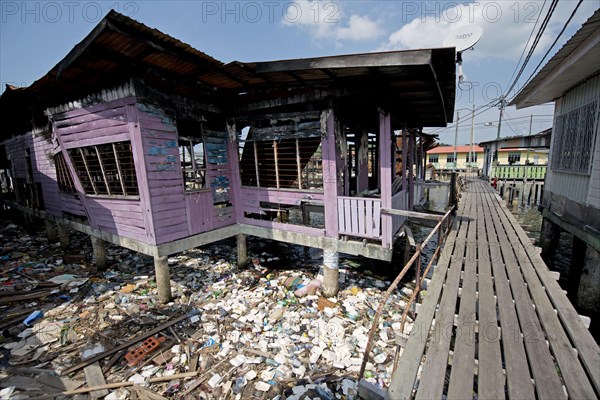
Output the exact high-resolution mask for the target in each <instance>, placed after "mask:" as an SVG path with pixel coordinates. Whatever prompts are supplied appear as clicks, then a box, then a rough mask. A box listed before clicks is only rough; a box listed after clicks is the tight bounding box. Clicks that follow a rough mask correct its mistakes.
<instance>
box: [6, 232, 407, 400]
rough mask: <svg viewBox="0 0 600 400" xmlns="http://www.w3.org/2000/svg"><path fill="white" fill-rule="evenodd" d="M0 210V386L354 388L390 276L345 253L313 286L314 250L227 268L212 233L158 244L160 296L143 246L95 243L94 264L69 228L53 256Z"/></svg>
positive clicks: (96, 393)
mask: <svg viewBox="0 0 600 400" xmlns="http://www.w3.org/2000/svg"><path fill="white" fill-rule="evenodd" d="M0 223H1V224H2V225H1V226H0V260H1V264H0V265H1V267H0V268H1V272H2V273H1V276H0V316H1V322H0V328H1V329H2V336H0V346H1V353H0V397H1V398H2V399H46V398H47V399H50V398H78V399H95V398H104V399H107V400H115V399H164V398H174V399H184V398H185V399H251V398H254V399H273V398H279V399H289V400H294V399H296V400H300V399H302V400H303V399H314V398H321V399H353V398H358V396H357V391H358V385H357V374H358V372H359V369H360V364H361V361H362V357H363V354H364V351H365V347H366V345H367V337H368V332H369V328H370V326H371V322H372V319H373V315H374V313H375V309H376V308H377V305H378V303H379V301H380V299H381V298H382V295H383V293H384V290H385V289H386V288H387V287H388V285H389V283H390V282H388V281H384V280H382V279H378V278H376V277H374V276H370V275H368V274H366V273H365V271H364V270H363V269H362V268H361V269H359V268H356V262H354V261H349V262H348V263H347V265H346V266H345V268H344V266H342V269H341V273H340V293H339V294H338V295H337V296H336V297H335V298H331V299H325V298H324V297H322V296H321V294H320V282H321V281H320V276H319V268H318V266H317V264H318V260H317V261H315V260H312V259H310V257H308V259H307V257H305V256H299V255H295V254H293V253H294V252H293V251H290V254H286V256H285V258H284V257H281V258H278V257H277V256H274V255H273V254H268V253H265V252H263V253H261V254H253V255H252V254H251V259H252V262H251V263H250V265H249V267H247V268H239V267H238V266H237V264H236V260H235V252H234V249H235V243H234V242H233V241H224V242H220V243H218V244H214V245H211V246H206V247H204V248H198V249H193V250H190V251H187V252H184V253H180V254H178V255H176V256H173V257H171V258H169V265H170V269H171V286H172V288H171V289H172V292H173V294H174V300H173V302H171V303H169V304H165V305H163V304H160V303H159V302H158V300H157V298H158V294H157V290H156V283H155V281H154V277H153V260H152V259H151V258H150V257H146V256H143V255H140V254H137V253H134V252H131V251H129V250H126V249H123V248H118V247H114V246H108V248H107V251H108V255H109V260H110V261H111V263H112V265H111V267H109V268H108V269H107V270H106V271H96V269H95V267H94V266H93V265H94V264H93V260H91V257H88V256H87V255H88V254H91V246H90V244H89V243H88V242H89V238H87V237H86V236H84V235H80V234H77V233H74V232H73V233H72V235H71V248H72V249H79V250H78V251H74V252H73V253H75V254H68V256H69V257H65V255H64V253H63V251H62V250H61V249H60V246H59V245H58V244H48V242H47V239H46V238H45V235H44V234H43V233H41V232H40V234H38V235H27V234H25V233H24V232H23V231H22V230H21V229H20V228H19V227H17V226H16V225H13V224H10V223H8V222H0ZM256 247H258V246H256ZM290 247H291V246H290ZM250 250H252V247H251V248H250ZM298 253H300V252H298ZM296 259H297V260H296ZM289 263H294V266H293V267H291V268H290V267H289V265H286V264H289ZM411 292H412V291H411V289H410V288H408V287H405V288H403V289H401V290H398V291H396V292H394V294H393V295H392V297H391V299H390V300H389V301H388V302H387V303H386V307H385V309H384V313H383V318H382V320H381V321H382V322H380V326H379V331H378V334H377V336H376V338H375V341H374V342H375V343H374V345H373V351H372V352H371V353H370V356H369V362H368V364H367V369H366V373H365V377H366V379H367V381H370V382H371V383H374V384H376V385H379V386H380V387H384V388H385V387H386V386H387V385H388V384H389V382H390V377H391V375H392V370H393V360H394V356H395V352H396V349H397V346H396V342H397V340H396V339H397V337H399V336H401V335H400V331H399V330H400V319H401V316H402V312H403V311H404V307H405V306H406V299H407V298H408V297H409V296H410V294H411ZM410 321H411V320H410V319H409V322H410ZM405 328H406V330H410V329H411V324H410V323H408V324H407V326H406V327H405Z"/></svg>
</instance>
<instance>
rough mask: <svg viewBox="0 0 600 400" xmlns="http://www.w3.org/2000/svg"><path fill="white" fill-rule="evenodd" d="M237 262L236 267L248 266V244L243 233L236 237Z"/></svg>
mask: <svg viewBox="0 0 600 400" xmlns="http://www.w3.org/2000/svg"><path fill="white" fill-rule="evenodd" d="M237 262H238V267H245V266H246V264H248V242H247V240H246V235H244V234H243V233H240V234H238V235H237Z"/></svg>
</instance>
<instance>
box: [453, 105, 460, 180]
mask: <svg viewBox="0 0 600 400" xmlns="http://www.w3.org/2000/svg"><path fill="white" fill-rule="evenodd" d="M459 121H460V114H459V113H458V110H456V130H455V131H454V167H453V168H452V170H453V171H456V142H457V141H458V122H459Z"/></svg>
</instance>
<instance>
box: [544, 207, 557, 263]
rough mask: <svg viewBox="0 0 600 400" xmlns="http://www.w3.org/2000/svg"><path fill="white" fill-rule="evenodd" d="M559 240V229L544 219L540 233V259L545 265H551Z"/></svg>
mask: <svg viewBox="0 0 600 400" xmlns="http://www.w3.org/2000/svg"><path fill="white" fill-rule="evenodd" d="M559 239H560V227H559V226H558V225H556V224H555V223H554V222H552V221H550V220H548V219H546V218H544V219H543V220H542V229H541V232H540V247H541V248H542V254H541V255H542V259H543V260H544V262H545V263H546V265H552V261H553V259H554V255H555V254H556V248H557V247H558V240H559Z"/></svg>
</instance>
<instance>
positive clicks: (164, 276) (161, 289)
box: [154, 257, 173, 304]
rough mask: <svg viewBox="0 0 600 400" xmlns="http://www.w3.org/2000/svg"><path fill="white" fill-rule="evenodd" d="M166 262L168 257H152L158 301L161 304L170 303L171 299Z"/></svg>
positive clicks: (167, 262) (167, 264)
mask: <svg viewBox="0 0 600 400" xmlns="http://www.w3.org/2000/svg"><path fill="white" fill-rule="evenodd" d="M168 260H169V257H154V271H155V274H156V287H157V289H158V300H159V301H160V302H161V303H163V304H164V303H168V302H170V301H171V300H172V298H173V297H172V295H171V275H170V273H169V261H168Z"/></svg>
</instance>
